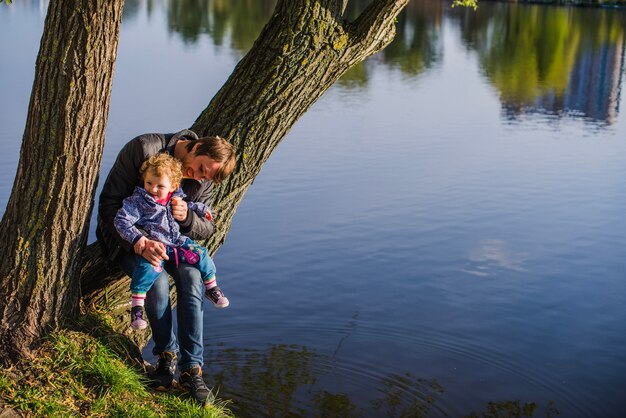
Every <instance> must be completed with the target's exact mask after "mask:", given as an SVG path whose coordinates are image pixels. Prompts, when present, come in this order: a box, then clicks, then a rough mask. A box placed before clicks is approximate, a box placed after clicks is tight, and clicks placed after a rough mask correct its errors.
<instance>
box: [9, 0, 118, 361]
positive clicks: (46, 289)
mask: <svg viewBox="0 0 626 418" xmlns="http://www.w3.org/2000/svg"><path fill="white" fill-rule="evenodd" d="M122 6H123V0H81V1H71V2H62V1H51V2H50V4H49V6H48V14H47V17H46V22H45V26H44V32H43V36H42V39H41V45H40V50H39V55H38V57H37V63H36V71H35V81H34V84H33V90H32V93H31V98H30V105H29V110H28V118H27V122H26V127H25V131H24V137H23V141H22V148H21V153H20V161H19V164H18V168H17V174H16V178H15V183H14V185H13V191H12V193H11V197H10V199H9V202H8V205H7V209H6V212H5V214H4V216H3V218H2V221H1V222H0V237H2V241H0V260H2V263H1V265H0V355H2V357H0V358H2V359H7V358H8V357H14V356H16V355H24V354H28V352H29V351H30V349H31V348H32V345H33V343H36V342H37V340H38V339H39V337H41V336H42V335H44V334H45V332H46V331H47V330H49V329H50V328H52V327H55V326H57V325H58V324H59V323H61V322H62V321H63V320H64V319H66V318H67V317H71V316H73V315H75V314H77V313H78V307H79V298H80V292H79V274H78V273H79V272H80V267H81V258H80V254H81V253H82V250H83V249H84V247H85V243H86V238H87V232H88V220H89V217H90V214H91V210H92V207H93V196H94V193H95V187H96V183H97V181H96V180H97V175H98V171H99V168H100V161H101V156H102V149H103V144H104V133H105V127H106V121H107V116H108V111H109V98H110V92H111V81H112V77H113V66H114V63H115V57H116V54H117V43H118V42H117V41H118V35H119V28H120V23H121V15H122ZM5 356H8V357H5Z"/></svg>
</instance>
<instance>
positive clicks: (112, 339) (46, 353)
mask: <svg viewBox="0 0 626 418" xmlns="http://www.w3.org/2000/svg"><path fill="white" fill-rule="evenodd" d="M72 328H73V329H65V330H60V331H55V332H53V333H52V334H51V335H50V337H49V338H48V339H47V340H46V341H45V342H44V344H43V345H42V346H41V348H40V349H39V350H38V351H37V352H36V353H35V355H34V356H33V357H32V358H30V359H27V360H22V361H20V362H19V363H18V364H16V365H13V366H11V367H9V368H7V367H4V368H3V367H0V415H1V416H3V417H4V416H5V415H3V413H4V414H7V415H6V416H25V417H48V416H49V417H69V416H76V417H78V416H80V417H210V418H221V417H232V416H233V415H232V414H231V413H230V411H229V410H228V409H227V408H226V404H225V403H224V402H217V403H216V404H214V405H208V406H206V407H201V406H199V405H197V404H195V403H194V402H193V400H192V399H189V398H188V397H187V396H186V393H185V392H184V391H181V390H176V389H174V390H172V391H171V392H167V393H163V392H154V391H152V390H150V388H149V385H148V384H147V380H146V375H145V373H144V371H143V369H142V367H141V365H140V364H139V363H138V362H136V360H133V357H135V358H136V356H135V355H133V354H131V353H132V351H133V349H132V344H129V341H128V340H127V339H126V338H125V337H123V336H121V335H119V334H116V333H113V332H111V331H110V330H109V329H108V328H107V326H106V325H104V323H103V322H102V320H101V318H93V317H91V318H82V319H81V322H80V323H79V324H76V326H73V327H72ZM135 351H136V349H135ZM133 361H135V364H136V365H135V366H133V365H132V364H133ZM11 414H13V415H11Z"/></svg>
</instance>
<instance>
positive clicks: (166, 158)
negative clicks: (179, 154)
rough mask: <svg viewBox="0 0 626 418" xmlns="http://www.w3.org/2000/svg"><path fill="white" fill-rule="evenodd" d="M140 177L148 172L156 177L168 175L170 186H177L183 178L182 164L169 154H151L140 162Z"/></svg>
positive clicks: (144, 176)
mask: <svg viewBox="0 0 626 418" xmlns="http://www.w3.org/2000/svg"><path fill="white" fill-rule="evenodd" d="M139 172H140V173H141V178H142V179H145V178H146V173H148V172H150V173H152V174H154V175H155V176H157V177H166V176H167V177H168V178H169V179H170V182H171V183H172V186H179V185H180V182H181V180H182V179H183V165H182V164H181V162H180V161H178V160H177V159H176V158H174V157H172V156H171V155H169V154H166V153H161V154H156V155H153V156H152V157H150V158H148V159H147V160H146V161H144V162H143V164H141V169H140V170H139Z"/></svg>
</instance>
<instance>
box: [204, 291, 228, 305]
mask: <svg viewBox="0 0 626 418" xmlns="http://www.w3.org/2000/svg"><path fill="white" fill-rule="evenodd" d="M204 296H205V297H206V298H207V299H208V300H210V301H211V302H213V305H215V307H216V308H225V307H227V306H228V304H229V302H228V298H227V297H226V296H224V292H222V289H220V288H219V287H217V286H215V287H212V288H210V289H206V290H205V291H204Z"/></svg>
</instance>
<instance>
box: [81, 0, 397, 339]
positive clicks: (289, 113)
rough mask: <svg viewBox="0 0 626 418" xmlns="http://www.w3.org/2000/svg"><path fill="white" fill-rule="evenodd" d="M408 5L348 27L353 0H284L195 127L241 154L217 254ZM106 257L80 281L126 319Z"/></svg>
mask: <svg viewBox="0 0 626 418" xmlns="http://www.w3.org/2000/svg"><path fill="white" fill-rule="evenodd" d="M408 1H409V0H374V1H373V2H372V3H371V4H370V5H369V6H368V7H367V8H366V10H364V11H363V13H362V14H361V15H360V16H359V17H358V18H357V19H356V20H355V21H353V22H348V21H346V20H345V19H344V11H345V6H346V4H347V0H316V1H310V0H279V2H278V3H277V5H276V9H275V11H274V14H273V15H272V17H271V18H270V21H269V22H268V23H267V24H266V26H265V27H264V29H263V30H262V32H261V34H260V35H259V37H258V39H257V40H256V42H255V44H254V46H253V47H252V49H251V50H250V51H249V52H248V54H247V55H246V56H245V57H244V58H243V59H242V60H241V61H240V62H239V64H238V65H237V66H236V68H235V70H234V71H233V73H232V75H231V76H230V78H229V79H228V80H227V81H226V83H225V84H224V86H223V87H222V88H221V89H220V90H219V91H218V93H217V94H216V95H215V97H214V98H213V100H212V101H211V102H210V104H209V105H208V107H207V108H206V109H205V110H204V111H203V112H202V113H201V114H200V116H199V117H198V118H197V120H196V122H195V123H194V124H193V126H192V127H191V129H192V130H194V131H195V132H196V133H197V134H198V135H200V136H204V135H220V136H223V137H225V138H228V139H229V140H230V141H231V142H232V143H233V144H234V146H235V148H236V150H237V155H238V161H237V168H236V170H235V172H234V173H233V174H232V175H231V176H230V177H228V179H227V181H225V182H223V183H222V184H221V185H220V186H219V187H218V188H217V189H216V192H215V195H214V208H215V210H216V213H217V216H216V229H215V233H214V234H213V236H212V237H211V239H210V240H208V241H207V242H205V245H206V246H207V247H208V248H209V252H210V253H211V254H213V253H215V251H217V249H218V248H219V246H220V245H221V244H222V243H223V242H224V239H225V238H226V235H227V233H228V231H229V229H230V225H231V223H232V218H233V215H234V214H235V211H236V209H237V207H238V205H239V203H240V202H241V199H242V198H243V196H244V194H245V192H246V191H247V190H248V187H250V185H251V184H252V182H253V181H254V179H255V177H256V176H257V175H258V174H259V172H260V171H261V168H262V166H263V164H264V163H265V161H266V160H267V159H268V158H269V156H270V155H271V153H272V151H273V150H274V149H275V148H276V146H277V145H278V144H279V142H280V141H281V140H282V139H283V138H284V136H285V135H286V134H287V133H288V132H289V130H290V129H291V127H292V126H293V125H294V124H295V123H296V121H297V120H298V119H299V118H300V117H301V116H302V115H303V114H304V113H305V112H306V111H307V110H308V109H309V108H310V107H311V106H312V105H313V103H315V101H317V99H319V98H320V96H321V95H322V94H323V93H324V92H325V91H326V90H327V89H328V88H329V87H330V86H331V85H332V84H333V83H334V82H335V81H337V80H338V79H339V78H340V77H341V76H342V75H343V74H344V73H345V72H346V71H347V70H348V69H349V68H350V67H352V66H353V65H355V64H357V63H358V62H361V61H363V60H364V59H365V58H367V57H369V56H370V55H372V54H374V53H376V52H378V51H380V50H382V49H383V48H384V47H385V46H387V45H388V44H389V43H390V42H391V41H392V40H393V37H394V35H395V20H396V16H397V15H398V13H400V11H401V10H402V9H403V8H404V7H405V6H406V4H407V3H408ZM100 257H101V255H100V249H99V246H98V244H97V243H95V244H93V245H91V246H90V247H89V248H88V250H87V255H86V257H85V265H84V267H83V273H82V278H81V280H82V283H83V296H84V300H85V302H86V303H87V304H88V305H91V306H103V304H104V305H106V309H107V310H108V311H109V312H115V315H116V316H118V317H124V316H123V315H122V314H120V313H119V311H125V310H126V309H127V307H126V306H125V305H124V304H118V303H115V302H116V301H125V300H126V299H128V296H127V293H128V283H129V280H128V278H123V280H122V281H121V282H120V277H121V275H120V273H113V274H111V273H109V272H107V271H106V269H104V268H103V266H102V262H101V260H100ZM120 292H124V293H123V294H120ZM122 295H123V296H122ZM124 327H125V324H120V325H119V326H118V327H117V328H118V329H120V330H121V329H123V328H124Z"/></svg>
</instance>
